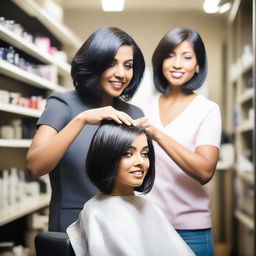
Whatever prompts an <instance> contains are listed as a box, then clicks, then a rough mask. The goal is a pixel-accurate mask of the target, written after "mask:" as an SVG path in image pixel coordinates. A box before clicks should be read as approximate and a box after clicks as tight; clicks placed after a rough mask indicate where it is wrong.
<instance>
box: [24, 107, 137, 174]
mask: <svg viewBox="0 0 256 256" xmlns="http://www.w3.org/2000/svg"><path fill="white" fill-rule="evenodd" d="M104 119H112V120H114V121H116V122H117V123H120V124H121V123H125V124H127V125H135V121H134V120H133V119H132V118H131V117H130V116H129V115H127V114H126V113H124V112H122V111H118V110H116V109H114V108H113V107H111V106H108V107H102V108H96V109H91V110H87V111H84V112H82V113H80V114H78V115H77V116H76V117H74V118H73V119H72V120H71V121H70V122H69V123H68V124H67V125H66V126H65V127H64V128H63V129H62V130H61V131H60V132H57V131H56V130H55V129H54V128H52V127H50V126H48V125H41V126H40V127H39V129H38V130H37V132H36V135H35V137H34V139H33V141H32V144H31V146H30V148H29V150H28V153H27V156H26V167H27V169H28V170H29V173H30V175H31V176H32V177H40V176H42V175H44V174H46V173H49V172H50V171H52V170H53V169H54V167H55V166H56V165H57V164H58V162H59V161H60V159H61V158H62V157H63V155H64V154H65V152H66V150H67V149H68V147H69V146H70V145H71V143H72V142H73V141H74V140H75V138H76V137H77V136H78V135H79V133H80V132H81V130H82V129H83V127H84V126H85V125H87V124H91V125H98V124H99V123H100V122H101V121H102V120H104Z"/></svg>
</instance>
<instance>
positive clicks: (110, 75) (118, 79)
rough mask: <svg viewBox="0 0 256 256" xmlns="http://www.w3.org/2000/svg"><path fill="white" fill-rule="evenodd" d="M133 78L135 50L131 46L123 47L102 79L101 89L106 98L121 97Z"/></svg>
mask: <svg viewBox="0 0 256 256" xmlns="http://www.w3.org/2000/svg"><path fill="white" fill-rule="evenodd" d="M132 77H133V49H132V47H131V46H128V45H123V46H121V47H120V48H119V49H118V51H117V53H116V56H115V58H114V60H113V62H112V65H111V66H110V67H109V68H108V69H106V70H105V71H104V72H103V73H102V75H101V79H100V87H101V89H102V91H103V99H104V98H113V97H118V96H120V95H121V93H122V92H123V90H124V89H125V88H126V87H127V86H128V85H129V83H130V82H131V80H132Z"/></svg>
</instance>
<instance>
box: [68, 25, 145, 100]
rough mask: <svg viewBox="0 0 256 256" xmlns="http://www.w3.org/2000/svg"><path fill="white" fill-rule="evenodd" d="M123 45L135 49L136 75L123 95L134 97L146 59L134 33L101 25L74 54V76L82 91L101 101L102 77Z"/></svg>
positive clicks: (83, 94) (72, 71) (127, 97)
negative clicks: (134, 37)
mask: <svg viewBox="0 0 256 256" xmlns="http://www.w3.org/2000/svg"><path fill="white" fill-rule="evenodd" d="M123 45H128V46H131V47H132V49H133V78H132V80H131V82H130V84H129V85H128V86H127V87H126V88H125V90H124V91H123V92H122V94H121V96H122V98H123V99H125V100H129V99H131V98H132V96H133V95H134V93H135V92H136V90H137V88H138V86H139V84H140V81H141V79H142V77H143V73H144V70H145V60H144V57H143V54H142V52H141V50H140V48H139V47H138V45H137V44H136V43H135V41H134V40H133V39H132V37H131V36H129V35H128V34H127V33H125V32H124V31H123V30H121V29H119V28H117V27H102V28H99V29H98V30H96V31H95V32H94V33H93V34H92V35H90V36H89V38H88V39H87V40H86V41H85V42H84V44H83V45H82V46H81V48H80V49H79V50H78V52H77V53H76V54H75V56H74V58H73V60H72V63H71V76H72V79H73V83H74V86H75V88H76V90H77V91H78V93H79V95H81V96H82V97H87V98H88V99H93V100H94V101H97V102H99V103H100V102H101V89H100V87H99V80H100V77H101V75H102V73H103V72H104V71H105V70H106V69H108V68H109V67H111V64H112V63H113V60H114V58H115V55H116V53H117V51H118V49H119V48H120V47H121V46H123Z"/></svg>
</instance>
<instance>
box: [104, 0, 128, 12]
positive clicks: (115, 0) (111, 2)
mask: <svg viewBox="0 0 256 256" xmlns="http://www.w3.org/2000/svg"><path fill="white" fill-rule="evenodd" d="M101 6H102V9H103V11H104V12H121V11H123V10H124V0H101Z"/></svg>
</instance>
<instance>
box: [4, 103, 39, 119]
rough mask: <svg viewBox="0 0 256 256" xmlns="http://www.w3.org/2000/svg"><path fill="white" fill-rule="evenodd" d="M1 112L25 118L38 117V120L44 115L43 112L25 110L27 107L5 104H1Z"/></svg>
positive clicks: (30, 109)
mask: <svg viewBox="0 0 256 256" xmlns="http://www.w3.org/2000/svg"><path fill="white" fill-rule="evenodd" d="M0 111H5V112H9V113H14V114H18V115H23V116H30V117H36V118H38V117H40V116H41V113H42V111H41V110H37V109H32V108H25V107H20V106H15V105H12V104H4V103H0Z"/></svg>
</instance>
